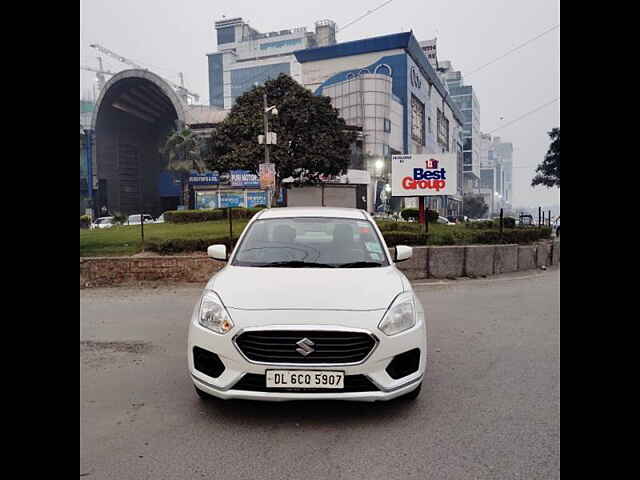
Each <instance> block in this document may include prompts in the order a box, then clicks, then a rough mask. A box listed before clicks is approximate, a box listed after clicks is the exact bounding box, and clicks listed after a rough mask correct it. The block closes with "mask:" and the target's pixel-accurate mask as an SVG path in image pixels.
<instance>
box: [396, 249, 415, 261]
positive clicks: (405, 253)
mask: <svg viewBox="0 0 640 480" xmlns="http://www.w3.org/2000/svg"><path fill="white" fill-rule="evenodd" d="M412 255H413V248H411V247H406V246H404V245H396V258H395V262H396V263H399V262H404V261H405V260H409V259H410V258H411V256H412Z"/></svg>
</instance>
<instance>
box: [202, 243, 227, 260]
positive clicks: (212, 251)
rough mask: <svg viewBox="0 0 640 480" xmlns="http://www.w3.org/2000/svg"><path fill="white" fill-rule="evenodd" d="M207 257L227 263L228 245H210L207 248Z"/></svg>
mask: <svg viewBox="0 0 640 480" xmlns="http://www.w3.org/2000/svg"><path fill="white" fill-rule="evenodd" d="M207 255H208V256H209V258H213V259H214V260H220V261H221V262H226V261H227V260H228V258H227V246H226V245H209V248H207Z"/></svg>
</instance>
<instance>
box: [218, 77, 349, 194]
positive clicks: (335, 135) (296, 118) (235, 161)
mask: <svg viewBox="0 0 640 480" xmlns="http://www.w3.org/2000/svg"><path fill="white" fill-rule="evenodd" d="M265 92H266V94H267V102H268V105H269V106H272V105H275V106H276V107H277V110H278V115H270V118H269V131H272V132H275V133H276V134H277V145H270V147H269V148H270V150H269V153H270V161H271V162H273V163H274V164H275V169H276V194H277V191H278V190H279V188H278V186H279V185H280V182H281V181H282V180H283V179H285V178H289V177H292V178H293V181H294V184H295V185H310V184H317V183H319V182H321V181H322V177H323V176H333V175H340V174H342V173H344V172H345V171H346V169H347V168H348V166H349V160H350V156H351V150H350V145H351V143H352V142H353V141H354V140H355V136H356V134H355V132H353V131H348V130H347V129H346V124H345V122H344V120H343V119H341V118H340V117H339V116H338V111H337V110H336V109H335V108H333V107H332V106H331V101H330V99H329V98H327V97H321V96H316V95H313V94H312V93H311V92H310V91H309V90H307V89H306V88H304V87H302V86H301V85H300V84H298V83H297V82H295V81H294V80H293V79H292V78H291V77H289V76H288V75H285V74H280V75H279V76H278V78H276V79H274V80H269V81H267V82H265V84H264V86H257V87H254V88H253V89H251V90H249V91H248V92H245V93H244V94H243V95H242V96H240V97H238V98H237V99H236V102H235V104H234V106H233V108H232V109H231V112H230V113H229V115H228V116H227V118H225V120H224V121H223V122H222V123H221V124H220V125H218V127H217V128H216V129H215V131H214V132H213V134H212V135H211V137H210V140H209V150H208V151H209V154H208V156H207V158H206V163H207V166H208V167H209V168H211V169H213V170H219V171H228V170H233V169H242V170H249V171H251V172H253V173H255V174H258V171H259V165H260V164H261V163H263V162H264V161H265V155H264V145H260V144H259V143H258V135H263V134H264V117H263V115H264V112H263V110H264V101H263V94H264V93H265Z"/></svg>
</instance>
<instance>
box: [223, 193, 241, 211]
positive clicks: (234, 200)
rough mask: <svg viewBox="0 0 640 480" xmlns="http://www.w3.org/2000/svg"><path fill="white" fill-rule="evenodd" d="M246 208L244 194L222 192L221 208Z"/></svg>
mask: <svg viewBox="0 0 640 480" xmlns="http://www.w3.org/2000/svg"><path fill="white" fill-rule="evenodd" d="M228 207H244V192H229V191H221V192H220V208H228Z"/></svg>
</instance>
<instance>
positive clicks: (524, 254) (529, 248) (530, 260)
mask: <svg viewBox="0 0 640 480" xmlns="http://www.w3.org/2000/svg"><path fill="white" fill-rule="evenodd" d="M537 250H538V247H537V246H536V245H519V246H518V270H533V269H534V268H536V256H537V255H536V252H537Z"/></svg>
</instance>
